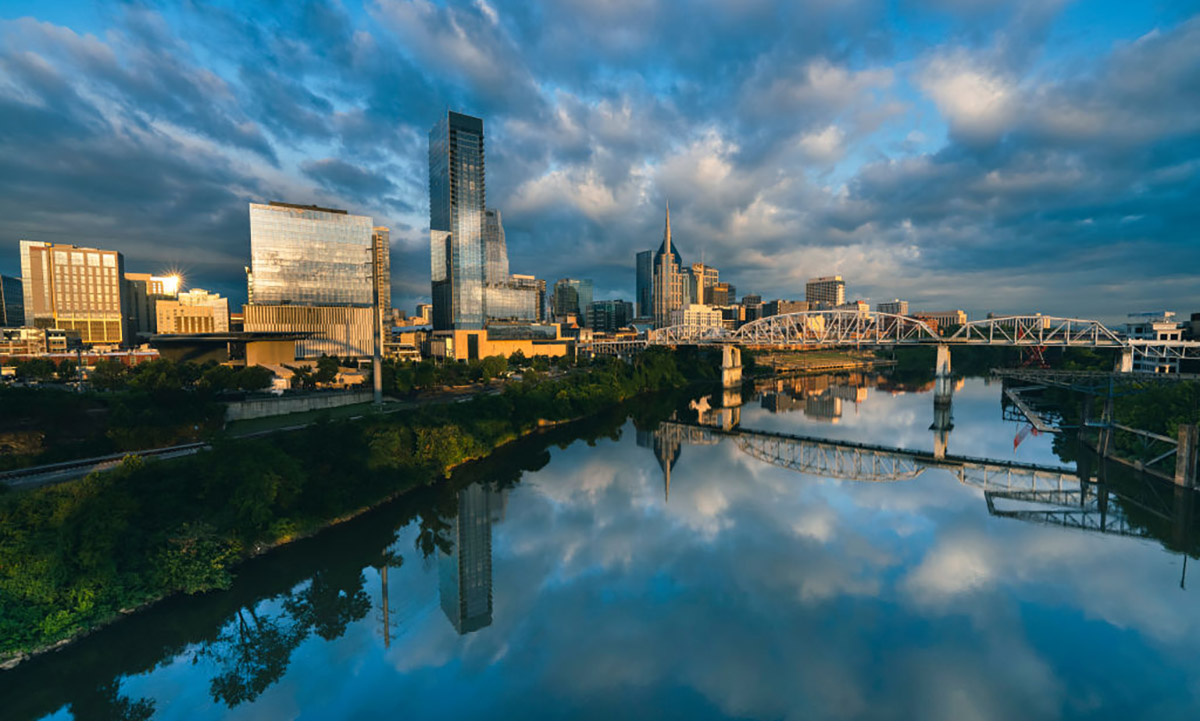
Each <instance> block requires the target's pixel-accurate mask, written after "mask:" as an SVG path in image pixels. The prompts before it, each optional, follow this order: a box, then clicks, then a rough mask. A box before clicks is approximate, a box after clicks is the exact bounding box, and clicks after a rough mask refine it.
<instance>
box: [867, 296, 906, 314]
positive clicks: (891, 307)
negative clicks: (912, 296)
mask: <svg viewBox="0 0 1200 721" xmlns="http://www.w3.org/2000/svg"><path fill="white" fill-rule="evenodd" d="M875 310H876V311H877V312H879V313H891V314H892V315H908V301H907V300H900V299H899V298H897V299H895V300H889V301H884V302H882V303H876V304H875Z"/></svg>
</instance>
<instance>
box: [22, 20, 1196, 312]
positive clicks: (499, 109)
mask: <svg viewBox="0 0 1200 721" xmlns="http://www.w3.org/2000/svg"><path fill="white" fill-rule="evenodd" d="M447 108H452V109H455V110H459V111H462V112H467V113H471V114H475V115H480V116H482V117H483V118H484V120H485V124H486V130H487V136H488V138H487V142H488V148H487V152H488V167H487V171H488V180H487V182H488V186H487V190H488V202H489V205H491V206H494V207H497V208H499V209H500V210H501V211H503V214H504V220H505V226H506V230H507V233H508V240H509V250H510V255H511V256H512V267H513V270H514V272H525V273H534V274H537V275H538V276H540V277H544V278H546V279H547V280H548V281H550V282H553V281H554V280H555V279H556V278H559V277H564V276H575V277H579V276H582V277H591V278H593V279H594V280H595V284H596V289H597V290H596V297H597V298H603V297H625V298H632V296H633V281H634V270H633V258H634V254H635V253H636V252H637V251H639V250H642V249H646V248H651V247H657V245H658V242H659V239H660V236H661V232H662V222H663V218H662V216H663V206H664V204H665V203H666V202H667V200H670V202H671V206H672V221H673V223H672V224H673V230H674V234H675V239H676V242H677V243H678V245H679V247H680V248H681V249H682V252H683V254H684V259H685V260H686V261H689V262H690V261H693V260H699V259H700V258H701V256H702V255H703V257H704V259H705V260H707V261H708V262H710V263H712V264H714V265H716V266H717V267H718V268H720V269H721V272H722V279H726V280H729V281H731V282H733V283H734V284H736V285H737V287H738V290H739V293H746V292H758V293H761V294H762V295H763V296H765V297H768V298H771V297H783V298H801V297H803V284H804V280H805V279H807V278H808V277H811V276H816V275H827V274H830V273H841V274H842V275H843V276H845V277H846V279H847V286H848V292H849V294H850V295H851V296H854V297H860V298H867V299H870V300H871V301H873V302H876V301H880V300H887V299H891V298H893V297H902V298H907V299H909V300H911V301H912V302H913V304H914V307H915V308H924V309H939V308H948V307H958V308H964V309H967V310H968V311H969V312H972V313H973V314H976V313H983V312H986V311H990V310H994V311H998V312H1017V311H1040V312H1044V313H1049V314H1058V315H1076V316H1089V317H1099V318H1103V319H1119V318H1120V317H1121V316H1122V315H1123V314H1124V313H1126V312H1131V311H1138V310H1148V309H1168V310H1175V311H1178V312H1180V313H1181V314H1184V313H1189V312H1192V311H1200V274H1198V271H1197V268H1198V266H1200V242H1198V238H1197V230H1196V228H1197V227H1200V211H1198V210H1197V203H1196V201H1195V199H1196V197H1197V190H1198V189H1200V188H1198V185H1200V183H1198V182H1197V177H1198V175H1197V174H1198V171H1200V3H1196V2H1176V3H1164V2H1141V3H1128V2H1074V3H1071V2H1061V1H1047V0H1037V1H1030V2H999V1H997V0H926V1H920V0H905V1H901V2H886V1H884V0H856V1H855V0H851V1H847V2H837V3H831V2H828V1H827V0H811V1H808V2H771V1H770V0H741V1H739V2H720V1H718V0H708V1H706V2H692V3H680V2H669V1H667V0H648V1H646V2H635V1H634V0H607V1H600V0H559V1H558V2H550V3H536V2H513V3H504V2H499V1H496V0H476V1H475V2H463V3H430V2H424V1H416V2H414V1H409V0H369V1H368V2H365V3H358V2H350V1H349V0H347V1H346V2H334V1H327V2H283V1H282V0H281V1H279V2H261V3H257V4H251V3H233V2H204V3H200V2H183V3H157V2H135V3H86V2H84V3H72V2H55V3H46V2H24V1H13V0H5V1H4V2H0V179H3V181H4V188H5V190H6V192H5V193H4V194H3V196H2V197H0V218H3V220H2V221H0V243H2V244H3V247H4V248H8V250H7V251H4V252H0V272H4V273H9V274H15V273H16V272H17V270H18V258H17V247H16V241H17V240H19V239H21V238H31V239H40V240H52V241H66V242H77V243H80V244H89V245H96V246H100V247H111V248H116V249H118V250H121V251H123V252H124V253H125V255H126V265H127V268H128V269H130V270H135V271H157V270H160V269H163V268H166V267H172V266H178V267H182V268H183V269H184V270H185V271H186V272H187V274H188V278H189V283H190V284H191V285H194V286H201V287H207V288H209V289H215V290H219V291H222V292H225V293H227V294H229V295H230V296H231V297H232V298H233V299H234V300H235V302H241V301H243V300H244V298H245V288H244V282H243V276H242V266H244V265H245V264H246V263H247V262H248V255H249V221H248V213H247V209H246V205H247V203H249V202H255V201H262V200H271V199H278V200H286V201H290V202H299V203H310V202H312V203H320V204H328V205H334V206H336V207H344V208H347V209H348V210H350V211H351V212H358V213H363V214H368V215H371V216H372V217H373V218H374V219H375V220H376V222H377V223H381V224H386V225H388V226H390V227H391V228H392V229H393V233H392V238H393V270H394V274H395V278H394V299H395V302H396V303H398V304H399V305H401V306H411V305H412V304H414V303H415V302H418V301H420V300H423V299H425V298H427V296H428V293H429V287H428V285H429V284H428V267H429V251H428V229H427V226H428V199H427V187H426V182H427V176H426V173H427V169H426V152H427V151H426V134H427V132H428V128H429V127H430V126H431V125H432V124H433V123H434V122H435V120H436V119H437V117H438V115H439V114H440V113H442V112H444V111H445V110H446V109H447Z"/></svg>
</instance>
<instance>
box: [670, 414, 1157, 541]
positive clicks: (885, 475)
mask: <svg viewBox="0 0 1200 721" xmlns="http://www.w3.org/2000/svg"><path fill="white" fill-rule="evenodd" d="M656 433H662V434H664V436H666V437H668V438H670V439H672V440H673V441H674V442H676V443H682V444H698V445H708V444H713V443H716V442H717V441H718V440H719V439H721V438H728V439H730V440H731V441H733V443H734V444H735V445H737V447H738V448H739V449H740V450H741V451H743V452H744V453H746V454H747V455H750V456H752V457H754V458H756V459H758V460H760V461H762V462H763V463H768V464H770V465H773V466H778V467H780V468H785V469H787V470H789V471H794V472H796V473H801V474H804V475H810V476H814V477H819V478H833V479H837V480H843V481H856V482H866V483H893V482H899V481H911V480H915V479H916V478H918V477H919V476H921V475H922V474H923V473H924V472H925V471H926V470H929V469H931V468H932V469H937V470H942V471H945V472H948V473H950V474H951V475H953V476H954V477H955V478H956V479H957V480H958V481H959V483H962V484H963V485H967V486H972V487H974V488H978V489H979V490H981V491H983V495H984V499H985V501H986V503H987V507H988V512H989V513H990V514H991V515H994V516H997V517H1003V518H1015V519H1018V520H1023V521H1029V522H1037V523H1045V524H1051V525H1058V526H1065V527H1068V528H1075V529H1080V530H1087V531H1096V532H1100V533H1109V534H1117V535H1125V536H1135V537H1139V538H1151V537H1153V534H1152V533H1151V532H1150V531H1149V530H1147V529H1146V528H1144V527H1142V526H1140V525H1136V524H1133V523H1131V522H1130V520H1129V518H1128V517H1127V516H1126V514H1125V506H1126V504H1133V505H1136V506H1137V507H1138V508H1141V509H1143V510H1145V511H1148V512H1149V513H1150V514H1152V515H1153V516H1155V517H1157V518H1160V519H1162V520H1168V521H1169V520H1171V518H1172V514H1171V510H1170V508H1169V504H1166V505H1163V507H1160V508H1151V507H1150V506H1148V505H1146V504H1143V503H1137V502H1134V501H1131V500H1130V499H1128V498H1126V497H1123V496H1122V497H1121V498H1120V503H1111V502H1110V501H1111V500H1112V499H1113V497H1114V496H1115V494H1113V493H1112V491H1111V490H1109V489H1108V488H1107V487H1105V486H1104V485H1102V484H1097V483H1095V482H1093V481H1091V480H1089V479H1087V478H1082V477H1081V476H1080V474H1079V473H1078V472H1077V471H1075V470H1073V469H1070V468H1063V467H1056V466H1042V465H1036V464H1029V463H1017V462H1008V461H997V460H990V459H983V458H972V457H969V456H951V455H947V456H946V457H945V458H941V459H939V458H937V457H935V456H934V454H933V453H930V452H926V451H911V450H906V449H902V448H888V447H885V446H876V445H869V444H862V443H854V442H852V441H834V440H829V439H826V438H815V437H807V436H794V435H787V434H781V433H771V432H767V431H751V430H744V429H733V430H722V429H720V428H713V427H709V426H704V425H699V424H694V423H682V422H678V421H667V422H664V423H662V424H661V425H660V426H659V430H658V431H656Z"/></svg>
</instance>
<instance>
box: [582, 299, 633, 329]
mask: <svg viewBox="0 0 1200 721" xmlns="http://www.w3.org/2000/svg"><path fill="white" fill-rule="evenodd" d="M587 315H588V322H587V325H588V327H589V328H591V329H592V332H594V333H615V332H617V331H618V330H620V329H621V328H626V327H628V326H629V324H630V323H632V322H633V304H632V303H630V302H629V301H627V300H598V301H594V302H592V303H590V304H589V305H588V307H587Z"/></svg>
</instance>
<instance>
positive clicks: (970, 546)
mask: <svg viewBox="0 0 1200 721" xmlns="http://www.w3.org/2000/svg"><path fill="white" fill-rule="evenodd" d="M965 390H966V391H970V390H971V386H970V384H968V386H967V388H966V389H965ZM983 390H986V391H987V393H989V394H990V396H989V397H990V401H989V403H990V405H991V409H993V410H994V409H995V408H996V393H997V390H996V389H995V388H991V389H983ZM964 395H966V394H965V393H964ZM887 398H888V399H889V400H890V399H891V398H892V397H891V396H887ZM899 398H910V399H911V398H915V399H917V400H918V401H919V403H920V406H921V408H922V409H926V408H927V406H928V405H929V399H930V396H928V395H909V396H900V397H899ZM964 405H965V406H967V407H968V408H969V407H970V405H971V404H970V402H966V403H964ZM868 411H871V412H870V413H868ZM874 415H875V414H874V411H872V403H871V402H870V401H868V402H867V403H864V404H863V405H862V407H861V411H860V413H859V415H858V416H857V418H858V419H860V420H861V419H863V418H867V417H868V416H872V417H873V416H874ZM889 417H893V418H894V416H888V415H887V414H883V415H880V416H879V418H878V422H880V423H883V422H885V421H886V422H889V423H890V422H891V421H888V418H889ZM920 422H923V421H917V423H920ZM960 423H961V422H960ZM745 425H747V426H751V427H753V426H752V424H750V423H746V424H745ZM984 425H986V426H988V427H989V428H991V429H993V431H994V430H995V429H996V428H997V427H999V426H1001V423H1000V421H999V417H998V411H997V412H996V414H995V416H994V417H993V418H991V419H990V420H989V421H988V423H986V424H984ZM825 428H829V426H825ZM841 428H842V429H844V428H845V427H841ZM884 433H890V431H885V432H884ZM957 433H958V430H956V434H957ZM964 435H969V434H964ZM986 435H987V431H986V430H985V431H983V432H981V433H980V436H981V437H985V436H986ZM858 437H859V440H866V441H868V442H880V443H884V442H888V443H890V442H893V441H894V440H895V437H894V436H892V435H881V436H878V437H874V436H865V437H864V436H862V435H860V436H858ZM634 438H635V434H634V432H633V430H632V427H631V426H627V427H626V429H625V432H624V433H623V435H622V438H621V440H620V441H617V442H614V441H610V440H601V441H599V442H598V443H597V445H596V447H589V446H587V445H586V444H583V443H576V444H573V445H571V446H569V447H568V448H566V449H555V450H552V451H551V454H552V459H551V462H550V463H549V464H548V465H547V466H545V467H544V468H543V469H541V470H540V471H538V472H536V473H529V474H526V476H525V477H524V478H523V479H522V483H521V484H520V485H519V486H518V487H516V488H515V489H514V490H513V491H511V492H510V496H509V503H508V506H507V515H506V517H505V519H504V521H503V522H501V523H497V524H495V525H494V526H493V528H492V532H493V536H492V540H493V543H492V552H493V568H494V587H493V593H494V614H493V623H492V625H491V626H489V627H487V628H483V629H481V630H479V631H477V632H475V633H472V634H469V635H466V636H458V635H457V634H455V632H454V630H453V628H452V627H451V626H450V624H449V623H448V622H447V621H446V619H445V618H444V617H443V616H442V615H441V613H440V612H439V611H438V595H437V573H436V569H435V568H432V567H430V566H428V565H427V564H422V563H419V562H409V563H405V564H404V566H403V567H402V568H399V569H394V571H393V575H392V600H393V605H392V607H393V609H404V611H402V612H401V611H397V610H394V611H393V617H394V618H399V619H400V620H399V622H398V623H399V627H398V628H397V631H396V633H395V635H394V637H393V641H392V646H391V648H390V649H389V650H388V651H387V652H386V655H385V654H384V652H383V650H382V649H381V648H379V646H380V645H381V641H380V640H379V639H378V629H377V625H378V619H376V618H374V617H371V618H369V619H367V620H364V621H362V622H359V623H358V624H355V625H353V626H352V627H351V630H350V633H348V635H347V636H346V637H344V638H343V639H340V640H338V641H336V642H334V643H332V644H328V643H324V642H314V641H311V640H310V641H309V642H307V643H306V644H305V647H304V648H303V649H302V651H303V653H298V656H304V658H303V660H302V661H298V662H297V663H294V664H293V669H292V670H291V672H290V673H289V674H288V676H287V677H285V679H284V680H283V681H282V682H281V683H280V684H279V685H278V686H277V688H276V689H274V690H272V691H268V693H266V694H264V696H263V698H262V701H261V702H260V703H259V704H255V705H252V706H246V707H243V708H242V709H239V713H240V712H242V711H246V714H247V715H246V716H245V717H247V718H250V717H266V716H270V717H280V718H284V717H296V716H298V717H300V718H304V717H309V718H317V717H319V715H318V714H316V710H318V709H321V710H328V709H331V708H334V707H332V706H330V705H328V704H327V703H325V702H323V701H322V698H323V696H322V694H328V693H330V691H329V689H328V688H327V687H326V686H325V685H322V684H313V685H311V686H306V685H305V684H304V682H303V679H305V678H306V677H311V676H310V675H319V674H320V673H321V670H320V669H321V668H322V667H323V666H328V667H330V668H336V669H337V671H336V674H337V676H338V678H337V680H335V681H331V682H330V683H333V684H334V685H335V688H334V689H333V691H332V693H334V694H335V696H336V697H337V698H338V699H339V701H340V702H341V703H342V704H343V706H341V707H340V708H338V709H337V711H338V712H339V713H340V715H345V716H351V715H355V714H359V715H362V716H378V715H381V714H386V713H391V712H394V711H397V710H401V709H402V710H406V711H409V712H412V711H421V712H422V713H426V714H432V713H434V712H435V710H438V711H442V712H444V713H445V714H446V715H447V716H466V715H487V716H493V717H523V716H535V717H536V716H538V715H544V716H554V717H587V718H604V717H612V716H631V715H632V716H638V717H642V718H658V717H661V716H662V715H664V713H666V711H664V707H667V710H668V711H669V710H670V709H672V708H676V707H675V706H672V705H671V704H673V703H675V702H677V701H678V694H680V693H682V692H683V691H686V692H687V693H688V694H693V695H695V696H697V697H699V698H700V699H702V700H703V701H704V702H705V703H706V704H708V705H707V706H705V705H701V706H700V707H698V708H699V712H698V713H697V715H698V716H706V715H707V716H713V715H721V714H724V715H730V716H739V717H747V718H788V719H807V718H829V719H855V718H865V717H869V718H881V719H908V718H931V719H955V720H957V719H974V718H979V719H992V718H995V719H1005V718H1054V717H1057V716H1059V715H1060V714H1061V713H1062V710H1063V709H1064V708H1066V709H1086V708H1094V709H1103V708H1105V706H1106V704H1109V703H1112V702H1113V700H1114V698H1117V694H1118V691H1116V690H1114V689H1113V688H1111V687H1110V685H1109V684H1107V683H1105V681H1107V680H1108V679H1111V678H1114V676H1113V674H1117V673H1120V674H1122V676H1123V678H1122V680H1123V681H1124V682H1125V685H1124V686H1123V687H1121V688H1122V690H1120V693H1126V694H1133V697H1137V695H1138V694H1140V693H1143V692H1142V689H1143V688H1149V687H1150V686H1149V685H1148V684H1147V683H1144V682H1142V681H1141V679H1142V678H1143V677H1142V676H1140V675H1139V674H1151V673H1153V670H1144V669H1142V668H1141V667H1139V666H1136V665H1135V666H1132V667H1129V668H1120V669H1116V668H1108V667H1105V666H1103V665H1102V664H1105V663H1106V660H1105V659H1103V658H1096V657H1095V656H1094V654H1091V653H1090V652H1089V651H1087V650H1077V649H1076V648H1075V647H1074V645H1072V644H1071V643H1066V642H1060V641H1059V640H1058V636H1056V635H1051V636H1050V637H1048V638H1047V637H1043V635H1044V634H1045V633H1047V632H1046V630H1045V628H1042V629H1041V630H1040V631H1038V630H1035V629H1034V628H1033V627H1031V625H1030V620H1029V617H1030V615H1031V614H1032V615H1035V616H1037V617H1039V618H1045V619H1049V621H1047V622H1046V623H1047V624H1048V625H1049V627H1050V628H1052V629H1054V631H1055V632H1057V629H1058V628H1059V627H1069V628H1079V629H1082V630H1078V631H1077V632H1078V633H1080V634H1087V633H1088V629H1087V627H1085V626H1084V624H1088V623H1091V624H1097V623H1104V624H1111V625H1112V626H1115V627H1117V628H1123V629H1132V630H1135V631H1137V632H1138V633H1139V634H1142V635H1141V636H1138V637H1136V638H1135V637H1130V636H1125V637H1123V640H1122V643H1124V644H1129V645H1130V647H1131V648H1134V649H1135V651H1136V653H1140V654H1142V655H1149V656H1152V657H1155V658H1158V657H1166V658H1178V659H1180V661H1179V662H1180V663H1181V664H1182V663H1183V660H1182V659H1184V658H1185V657H1186V656H1187V654H1188V652H1189V651H1191V650H1194V649H1195V648H1197V647H1200V611H1197V609H1196V608H1195V604H1194V603H1192V604H1190V605H1189V604H1188V601H1189V598H1190V596H1189V595H1188V594H1185V593H1182V592H1179V591H1178V587H1177V586H1178V580H1177V573H1178V566H1177V565H1176V564H1174V563H1173V561H1172V558H1171V557H1170V556H1168V555H1166V554H1165V553H1164V552H1163V551H1162V550H1161V549H1160V548H1159V547H1158V546H1157V545H1156V544H1153V543H1145V542H1136V541H1131V540H1129V539H1121V538H1111V537H1103V536H1098V535H1095V534H1084V533H1077V532H1072V531H1069V530H1063V529H1058V528H1050V527H1041V526H1034V525H1029V524H1025V523H1020V522H1018V521H1015V520H1011V519H999V518H992V517H990V516H988V514H987V508H986V505H985V503H984V500H983V498H982V495H981V494H980V492H979V491H978V490H977V489H974V488H971V487H968V486H964V485H962V484H960V483H959V482H958V481H957V480H956V479H955V478H954V477H953V476H952V475H950V474H948V473H945V472H942V471H938V470H931V471H927V472H926V473H925V474H924V475H922V476H921V477H920V478H918V479H917V480H915V481H913V482H908V483H889V484H871V483H855V482H850V481H833V480H829V479H819V478H811V477H807V476H803V475H800V474H796V473H792V472H790V471H787V470H784V469H781V468H777V467H774V466H770V465H767V464H764V463H761V462H759V461H757V460H755V459H753V458H751V457H749V456H747V455H746V454H744V453H743V452H741V451H740V450H738V448H737V447H736V446H735V444H733V443H731V442H728V441H725V442H722V443H719V444H717V445H686V444H685V445H684V446H683V447H682V453H681V454H680V457H679V460H678V462H677V463H676V465H675V467H674V470H673V472H672V483H671V493H670V500H669V502H666V501H664V489H663V476H662V472H661V470H660V468H659V466H658V461H657V459H656V458H655V455H654V452H653V451H652V450H651V449H648V448H644V447H639V446H637V445H635V443H634ZM973 442H974V441H973ZM953 443H954V441H953V440H952V444H953ZM960 452H964V453H965V452H967V450H965V449H964V450H962V451H960ZM415 533H416V529H415V528H411V527H410V528H408V529H405V530H404V531H403V532H402V533H401V537H400V539H399V540H398V541H397V544H398V546H397V547H399V548H412V541H413V537H414V536H415ZM413 560H416V559H413ZM366 575H367V579H368V584H367V587H368V588H373V586H372V584H374V583H376V579H377V576H376V575H375V574H374V573H373V572H372V571H370V570H368V571H367V572H366ZM1039 634H1041V635H1039ZM1064 638H1069V637H1068V636H1064ZM356 657H357V658H358V660H357V661H356V660H355V658H356ZM1080 667H1083V668H1085V669H1087V671H1085V672H1081V671H1079V668H1080ZM1087 674H1091V675H1090V676H1089V675H1087ZM338 684H340V686H338ZM364 689H368V690H364ZM1176 693H1185V692H1184V691H1178V692H1176ZM193 695H194V694H193ZM185 697H186V694H185ZM530 699H537V705H536V706H531V705H530V704H531V701H530ZM289 700H290V701H289ZM689 708H691V707H689ZM1173 708H1174V707H1169V708H1168V710H1171V709H1173ZM297 709H301V710H300V711H298V710H297ZM256 714H257V715H256ZM212 715H219V714H212ZM1068 715H1070V714H1068ZM177 717H178V716H177Z"/></svg>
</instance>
